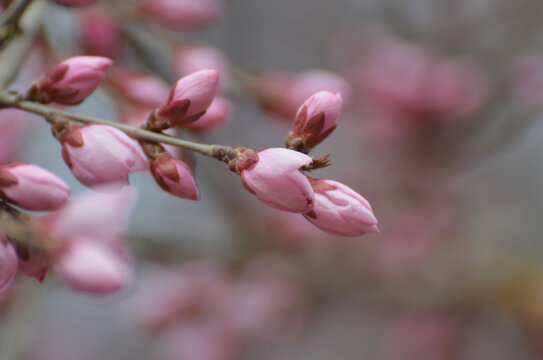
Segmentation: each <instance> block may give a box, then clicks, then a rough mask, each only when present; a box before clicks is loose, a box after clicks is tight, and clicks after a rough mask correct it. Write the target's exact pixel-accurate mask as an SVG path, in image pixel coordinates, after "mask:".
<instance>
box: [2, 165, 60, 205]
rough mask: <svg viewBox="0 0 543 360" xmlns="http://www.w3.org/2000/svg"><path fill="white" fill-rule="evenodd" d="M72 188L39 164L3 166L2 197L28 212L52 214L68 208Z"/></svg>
mask: <svg viewBox="0 0 543 360" xmlns="http://www.w3.org/2000/svg"><path fill="white" fill-rule="evenodd" d="M69 197H70V188H69V187H68V185H66V183H65V182H64V181H62V180H60V179H59V178H58V177H57V176H56V175H55V174H53V173H51V172H49V171H47V170H45V169H43V168H41V167H39V166H36V165H30V164H25V163H21V162H18V163H12V164H7V165H2V166H0V198H2V199H4V200H6V201H7V202H10V203H12V204H15V205H17V206H19V207H21V208H23V209H25V210H32V211H51V210H56V209H58V208H59V207H61V206H62V205H64V204H65V203H66V202H67V201H68V199H69Z"/></svg>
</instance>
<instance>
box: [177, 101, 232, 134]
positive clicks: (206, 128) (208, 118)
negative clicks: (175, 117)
mask: <svg viewBox="0 0 543 360" xmlns="http://www.w3.org/2000/svg"><path fill="white" fill-rule="evenodd" d="M232 113H233V105H232V104H231V103H230V102H229V101H228V100H226V99H225V98H223V97H220V96H217V97H215V99H213V102H212V103H211V105H209V108H207V111H206V113H205V114H204V115H203V116H202V117H201V118H199V119H198V120H196V121H194V122H192V123H190V124H187V125H183V127H182V129H183V130H188V131H190V132H192V133H195V134H198V135H206V134H209V133H211V132H213V131H216V130H218V129H220V128H221V127H223V126H225V125H226V124H227V123H228V122H229V121H230V119H231V118H232Z"/></svg>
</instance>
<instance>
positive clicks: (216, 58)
mask: <svg viewBox="0 0 543 360" xmlns="http://www.w3.org/2000/svg"><path fill="white" fill-rule="evenodd" d="M173 61H174V68H175V71H176V73H177V75H178V76H185V75H187V74H190V73H193V72H195V71H198V70H202V69H216V70H217V71H218V72H219V75H220V80H219V88H220V89H221V90H222V91H224V90H226V89H227V88H228V87H229V85H230V62H229V61H228V59H227V58H226V56H224V54H223V53H222V52H221V51H220V50H219V49H217V48H215V47H213V46H209V45H188V46H183V47H181V48H179V49H178V50H177V51H176V52H175V54H174V60H173Z"/></svg>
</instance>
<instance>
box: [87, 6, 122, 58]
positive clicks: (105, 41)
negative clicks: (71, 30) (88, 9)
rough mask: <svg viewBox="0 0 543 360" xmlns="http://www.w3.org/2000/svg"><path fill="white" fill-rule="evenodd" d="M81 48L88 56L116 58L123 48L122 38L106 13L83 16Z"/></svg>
mask: <svg viewBox="0 0 543 360" xmlns="http://www.w3.org/2000/svg"><path fill="white" fill-rule="evenodd" d="M81 30H82V33H81V46H82V48H83V50H84V52H85V53H86V54H89V55H98V56H105V57H108V58H115V57H116V56H117V54H118V53H119V50H120V47H121V36H120V34H119V30H118V29H117V26H116V25H115V23H114V22H113V21H112V20H111V19H110V18H109V17H108V16H107V15H106V14H104V13H101V12H92V13H86V14H84V15H83V19H82V21H81Z"/></svg>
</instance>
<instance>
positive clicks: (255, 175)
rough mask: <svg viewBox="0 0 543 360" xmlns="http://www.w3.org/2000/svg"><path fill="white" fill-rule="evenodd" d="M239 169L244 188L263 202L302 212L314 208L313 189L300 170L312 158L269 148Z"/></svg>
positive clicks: (280, 208) (282, 208)
mask: <svg viewBox="0 0 543 360" xmlns="http://www.w3.org/2000/svg"><path fill="white" fill-rule="evenodd" d="M257 155H258V158H257V159H256V162H254V160H253V161H252V162H250V163H248V164H247V165H248V166H247V167H244V168H243V167H242V168H241V169H240V170H241V172H240V175H241V181H242V183H243V185H244V186H245V188H246V189H247V190H249V191H250V192H252V193H253V194H255V195H256V196H257V197H258V199H259V200H260V201H262V202H263V203H264V204H266V205H268V206H270V207H272V208H274V209H278V210H282V211H290V212H295V213H305V212H308V211H311V209H313V204H314V198H315V195H314V192H313V189H312V187H311V184H310V183H309V180H308V179H307V177H306V176H305V175H304V174H302V173H301V172H300V171H299V170H300V168H301V167H303V166H306V165H309V164H311V163H312V162H313V160H312V159H311V158H310V157H309V156H307V155H305V154H302V153H300V152H297V151H293V150H288V149H281V148H270V149H266V150H262V151H259V152H258V153H257Z"/></svg>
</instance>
